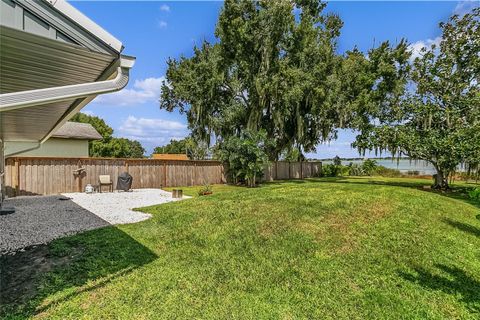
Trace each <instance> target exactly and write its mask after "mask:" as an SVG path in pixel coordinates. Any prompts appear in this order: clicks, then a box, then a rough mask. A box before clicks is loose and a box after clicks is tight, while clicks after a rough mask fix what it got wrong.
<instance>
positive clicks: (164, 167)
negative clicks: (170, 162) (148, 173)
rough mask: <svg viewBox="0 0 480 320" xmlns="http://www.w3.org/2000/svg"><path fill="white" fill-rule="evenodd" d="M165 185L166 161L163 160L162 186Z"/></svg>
mask: <svg viewBox="0 0 480 320" xmlns="http://www.w3.org/2000/svg"><path fill="white" fill-rule="evenodd" d="M166 186H167V161H163V187H164V188H165V187H166Z"/></svg>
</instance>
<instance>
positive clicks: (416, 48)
mask: <svg viewBox="0 0 480 320" xmlns="http://www.w3.org/2000/svg"><path fill="white" fill-rule="evenodd" d="M479 6H480V1H478V0H467V1H460V2H458V4H457V5H456V7H455V9H454V10H453V14H457V15H459V16H463V15H465V14H466V13H468V12H470V11H472V10H473V9H474V8H477V7H479ZM441 41H442V37H440V36H439V37H436V38H435V39H427V40H420V41H417V42H415V43H412V44H411V45H410V46H409V49H410V50H411V51H412V56H411V60H412V61H413V60H414V59H415V58H417V57H420V56H421V53H420V50H421V49H422V48H423V47H426V48H427V49H429V48H430V47H431V46H432V45H433V44H435V45H436V46H437V48H438V46H439V45H440V42H441Z"/></svg>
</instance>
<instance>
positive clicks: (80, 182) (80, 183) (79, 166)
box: [77, 160, 82, 192]
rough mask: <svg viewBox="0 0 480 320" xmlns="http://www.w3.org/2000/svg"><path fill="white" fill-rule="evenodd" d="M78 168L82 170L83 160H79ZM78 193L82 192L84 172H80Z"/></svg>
mask: <svg viewBox="0 0 480 320" xmlns="http://www.w3.org/2000/svg"><path fill="white" fill-rule="evenodd" d="M77 167H78V169H81V168H82V161H81V160H78V163H77ZM77 172H78V175H77V176H78V192H82V171H81V170H78V171H77Z"/></svg>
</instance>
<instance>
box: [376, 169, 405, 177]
mask: <svg viewBox="0 0 480 320" xmlns="http://www.w3.org/2000/svg"><path fill="white" fill-rule="evenodd" d="M374 174H375V175H378V176H382V177H391V178H394V177H401V176H402V173H401V172H400V170H398V169H391V168H387V167H384V166H377V168H376V169H375V171H374Z"/></svg>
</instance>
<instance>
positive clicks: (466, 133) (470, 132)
mask: <svg viewBox="0 0 480 320" xmlns="http://www.w3.org/2000/svg"><path fill="white" fill-rule="evenodd" d="M479 26H480V8H477V9H474V10H473V11H472V12H471V13H468V14H466V15H464V16H463V17H460V16H457V15H454V16H452V17H451V18H450V20H449V21H448V22H447V23H441V24H440V27H441V29H442V33H443V34H442V40H441V42H440V45H439V47H438V48H437V47H436V46H432V47H431V48H423V49H422V50H421V53H420V56H419V57H417V58H415V60H414V62H413V64H412V66H411V70H410V72H409V73H408V77H405V78H406V79H408V80H409V82H408V84H407V85H406V86H403V90H398V91H397V93H398V94H394V95H391V96H388V97H386V98H387V99H382V100H381V102H382V103H378V101H374V102H377V103H370V104H366V103H364V104H361V105H362V108H363V109H362V108H359V110H360V109H361V111H360V113H362V114H364V115H367V117H366V118H365V119H364V120H366V121H363V124H362V125H360V129H361V130H362V133H361V134H360V135H359V136H358V137H357V140H356V142H355V145H356V146H357V147H358V148H359V149H360V150H361V151H364V150H367V149H370V150H372V149H376V150H388V151H390V152H391V153H393V154H396V155H402V154H404V155H407V156H409V157H410V158H412V159H420V160H425V161H427V162H429V163H431V164H432V165H433V166H434V167H435V169H436V171H437V174H436V179H435V181H434V187H435V188H442V189H443V188H448V176H449V174H450V173H452V172H453V171H454V170H455V169H456V167H457V166H458V165H459V164H460V163H470V164H472V165H474V164H477V165H478V163H479V162H480V157H479V154H480V88H479V83H480V55H479V52H480V28H479ZM367 65H368V63H367ZM404 70H405V69H402V68H401V67H398V65H397V67H396V68H394V69H392V70H391V73H392V78H395V77H399V72H403V71H404ZM399 88H401V86H399ZM371 92H372V93H371V94H366V96H372V95H374V94H375V92H381V90H377V89H376V88H373V89H372V90H371ZM367 100H368V99H367ZM369 101H370V102H371V101H373V100H369ZM387 101H388V102H389V103H386V102H387ZM359 105H360V104H359ZM366 105H367V106H368V108H365V106H366Z"/></svg>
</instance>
